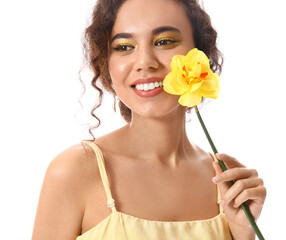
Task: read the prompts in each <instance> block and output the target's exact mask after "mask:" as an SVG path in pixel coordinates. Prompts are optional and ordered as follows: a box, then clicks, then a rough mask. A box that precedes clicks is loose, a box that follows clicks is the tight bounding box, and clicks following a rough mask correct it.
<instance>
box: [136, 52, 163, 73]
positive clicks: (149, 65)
mask: <svg viewBox="0 0 286 240" xmlns="http://www.w3.org/2000/svg"><path fill="white" fill-rule="evenodd" d="M134 68H135V70H136V71H142V70H143V71H154V70H156V69H158V68H159V61H158V59H157V57H156V54H155V52H154V49H152V47H141V48H140V47H139V48H138V50H137V55H136V59H135V64H134Z"/></svg>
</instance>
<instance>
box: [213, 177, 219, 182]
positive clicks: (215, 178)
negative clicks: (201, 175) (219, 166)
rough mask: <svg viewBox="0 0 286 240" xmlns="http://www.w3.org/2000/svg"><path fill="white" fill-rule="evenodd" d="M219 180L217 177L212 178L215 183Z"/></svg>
mask: <svg viewBox="0 0 286 240" xmlns="http://www.w3.org/2000/svg"><path fill="white" fill-rule="evenodd" d="M219 179H220V178H219V176H215V177H213V178H212V181H213V182H214V183H217V182H218V181H219Z"/></svg>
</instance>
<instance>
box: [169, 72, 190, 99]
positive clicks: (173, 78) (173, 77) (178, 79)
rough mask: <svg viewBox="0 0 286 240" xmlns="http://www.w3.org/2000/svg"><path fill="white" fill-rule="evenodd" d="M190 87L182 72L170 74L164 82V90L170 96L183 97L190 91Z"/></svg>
mask: <svg viewBox="0 0 286 240" xmlns="http://www.w3.org/2000/svg"><path fill="white" fill-rule="evenodd" d="M189 88H190V87H189V86H188V84H187V83H186V81H185V80H184V79H182V76H181V75H180V72H170V73H168V75H167V76H166V77H165V79H164V81H163V89H164V90H165V91H166V92H167V93H170V94H175V95H181V94H183V93H185V92H186V91H187V90H189Z"/></svg>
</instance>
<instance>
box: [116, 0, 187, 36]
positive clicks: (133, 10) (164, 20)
mask: <svg viewBox="0 0 286 240" xmlns="http://www.w3.org/2000/svg"><path fill="white" fill-rule="evenodd" d="M166 25H168V26H174V27H177V28H179V30H181V31H183V32H185V33H186V34H188V33H190V31H191V24H190V23H189V20H188V18H187V14H186V11H185V9H184V5H182V4H181V3H180V2H179V1H176V0H127V1H125V2H124V3H123V4H122V6H121V7H120V9H119V11H118V14H117V17H116V20H115V23H114V26H113V30H112V35H113V34H115V33H118V32H132V33H135V34H136V33H138V34H140V33H145V32H148V31H149V32H150V31H151V30H152V29H154V28H157V27H160V26H166Z"/></svg>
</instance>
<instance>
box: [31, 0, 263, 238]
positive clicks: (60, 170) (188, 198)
mask: <svg viewBox="0 0 286 240" xmlns="http://www.w3.org/2000/svg"><path fill="white" fill-rule="evenodd" d="M166 26H167V27H172V29H173V30H170V29H171V28H169V30H166ZM164 29H165V30H164ZM174 29H175V30H174ZM122 33H124V34H122ZM116 36H117V37H116ZM114 37H115V39H114V41H110V51H109V59H108V62H109V70H110V75H111V78H112V84H113V86H114V88H115V91H116V93H117V95H118V97H119V98H120V99H121V101H123V102H124V103H125V104H126V105H127V106H128V107H129V108H130V109H131V111H132V121H131V123H130V124H127V125H126V126H124V127H122V128H120V129H118V130H116V131H114V132H111V133H109V134H106V135H104V136H102V137H99V138H97V139H96V140H95V143H96V144H97V145H98V146H99V147H100V149H101V150H102V152H103V156H104V160H105V165H106V171H107V175H108V178H109V182H110V186H111V193H112V195H113V198H114V199H115V204H116V208H117V211H121V212H123V213H126V214H129V215H132V216H136V217H138V218H142V219H148V220H157V221H193V220H201V219H210V218H213V217H215V216H217V215H218V214H219V207H218V205H217V190H216V183H218V184H219V186H220V188H221V193H222V200H223V202H224V203H225V205H224V210H225V214H226V217H227V219H228V222H229V227H230V230H231V233H232V235H233V238H234V239H236V240H239V239H242V240H248V239H249V240H250V239H254V233H253V231H252V229H251V227H250V226H249V223H248V221H247V219H246V217H245V215H244V214H243V212H242V210H241V209H240V208H237V206H238V205H240V204H241V203H242V202H244V201H247V204H248V205H249V207H250V211H251V212H252V214H253V215H254V217H255V219H258V217H259V215H260V213H261V210H262V206H263V203H264V200H265V197H266V190H265V188H264V186H263V181H262V180H261V179H260V178H259V177H258V174H257V172H256V171H255V170H251V169H247V168H246V167H245V166H244V165H242V164H241V163H239V162H238V161H237V160H235V159H234V158H232V157H230V156H228V155H226V154H223V155H221V156H220V159H221V160H223V161H224V162H225V163H226V166H227V167H228V169H229V170H227V171H226V172H224V173H222V172H221V170H220V168H219V166H218V165H217V164H216V163H214V164H213V159H212V157H211V156H210V154H209V153H207V152H205V151H204V150H202V149H201V148H199V147H198V146H197V145H195V144H194V143H192V142H190V141H189V139H188V137H187V134H186V129H185V108H184V107H182V106H181V105H180V104H179V103H178V96H175V95H170V94H167V93H165V92H162V93H161V94H159V95H157V96H155V97H152V98H145V99H143V98H141V97H139V96H137V95H136V94H135V93H134V91H133V89H132V87H131V85H132V83H133V82H134V81H135V80H136V79H140V78H149V77H161V78H164V77H165V76H166V74H167V73H168V72H169V71H170V70H171V69H170V62H171V59H172V56H174V55H175V54H183V55H185V54H187V52H188V51H189V50H191V49H192V48H194V47H195V46H194V41H193V33H192V26H191V24H190V23H189V21H188V19H187V16H186V13H185V10H184V7H183V6H182V5H181V4H180V3H178V2H177V1H174V0H144V1H142V0H127V1H126V2H125V3H124V4H123V5H122V6H121V8H120V9H119V12H118V15H117V18H116V21H115V24H114V27H113V30H112V36H111V38H112V39H113V38H114ZM215 176H217V177H219V178H215V179H214V180H212V179H213V178H214V177H215ZM230 179H235V181H236V183H235V184H234V185H233V186H232V187H229V186H228V185H227V181H228V180H230ZM190 202H191V203H192V204H190ZM110 213H111V209H109V208H107V207H106V195H105V191H104V188H103V185H102V181H101V178H100V175H99V170H98V166H97V162H96V158H95V155H94V152H93V150H92V149H91V148H90V147H88V146H87V145H85V148H84V147H83V145H81V144H77V145H74V146H71V147H70V148H68V149H66V150H64V151H63V152H62V153H60V154H59V155H58V156H56V157H55V159H54V160H53V161H52V162H51V164H50V165H49V167H48V169H47V172H46V176H45V180H44V183H43V187H42V191H41V195H40V199H39V204H38V210H37V215H36V219H35V225H34V231H33V237H32V239H33V240H46V239H53V240H65V239H67V240H68V239H69V240H70V239H75V238H76V237H77V236H78V235H80V234H82V233H84V232H86V231H88V230H90V229H91V228H93V227H94V226H96V225H97V224H98V223H99V222H101V221H102V220H103V219H104V218H106V217H107V216H109V215H110Z"/></svg>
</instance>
